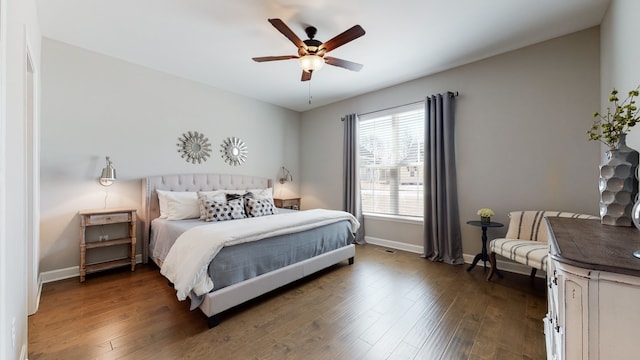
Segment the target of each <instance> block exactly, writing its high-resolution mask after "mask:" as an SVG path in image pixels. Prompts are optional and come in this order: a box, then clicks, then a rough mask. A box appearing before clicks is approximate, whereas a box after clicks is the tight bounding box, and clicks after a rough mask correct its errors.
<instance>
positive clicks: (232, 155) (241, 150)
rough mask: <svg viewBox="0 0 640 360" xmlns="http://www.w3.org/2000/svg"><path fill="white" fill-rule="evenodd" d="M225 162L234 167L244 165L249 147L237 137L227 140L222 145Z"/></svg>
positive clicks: (221, 149)
mask: <svg viewBox="0 0 640 360" xmlns="http://www.w3.org/2000/svg"><path fill="white" fill-rule="evenodd" d="M220 152H221V153H222V155H221V156H222V158H223V159H224V161H225V162H226V163H227V164H229V165H233V166H238V165H242V163H244V162H245V161H246V160H247V146H246V145H245V144H244V141H242V140H240V139H238V138H237V137H230V138H226V139H224V140H223V141H222V144H221V145H220Z"/></svg>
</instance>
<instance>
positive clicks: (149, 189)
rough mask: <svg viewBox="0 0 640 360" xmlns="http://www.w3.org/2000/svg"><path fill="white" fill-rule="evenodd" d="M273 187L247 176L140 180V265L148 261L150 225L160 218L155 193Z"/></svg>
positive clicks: (154, 177) (271, 183) (206, 175)
mask: <svg viewBox="0 0 640 360" xmlns="http://www.w3.org/2000/svg"><path fill="white" fill-rule="evenodd" d="M270 187H273V182H272V181H271V179H268V178H263V177H257V176H247V175H220V174H182V175H159V176H149V177H146V178H144V179H142V214H140V220H141V221H142V223H143V224H144V226H143V233H142V262H143V263H145V264H146V263H147V262H148V261H149V231H150V230H151V221H152V220H153V219H155V218H157V217H158V216H160V205H159V203H158V193H156V189H160V190H169V191H210V190H226V189H229V190H245V189H266V188H270Z"/></svg>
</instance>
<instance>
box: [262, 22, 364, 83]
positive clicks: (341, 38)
mask: <svg viewBox="0 0 640 360" xmlns="http://www.w3.org/2000/svg"><path fill="white" fill-rule="evenodd" d="M269 22H270V23H271V25H273V27H275V28H276V29H278V31H280V32H281V33H282V34H283V35H284V36H286V37H287V39H289V40H290V41H291V42H292V43H293V44H294V45H295V46H296V47H297V48H298V55H283V56H263V57H254V58H253V61H256V62H264V61H275V60H289V59H298V62H299V63H300V67H302V79H301V81H308V80H311V74H312V73H313V72H314V71H318V70H320V68H321V67H322V65H323V64H324V63H327V64H329V65H333V66H338V67H341V68H345V69H348V70H353V71H360V69H362V64H358V63H354V62H351V61H347V60H342V59H338V58H334V57H329V56H325V54H326V53H328V52H329V51H331V50H333V49H335V48H337V47H339V46H342V45H344V44H346V43H348V42H350V41H353V40H355V39H357V38H359V37H360V36H362V35H364V34H365V32H364V29H363V28H362V27H361V26H360V25H355V26H353V27H352V28H350V29H348V30H346V31H344V32H343V33H341V34H339V35H337V36H335V37H333V38H332V39H330V40H327V41H325V42H321V41H319V40H316V39H314V37H315V36H316V32H317V29H316V28H315V27H313V26H309V27H307V28H306V29H305V32H306V33H307V36H308V37H309V38H308V39H307V40H304V41H303V40H300V38H299V37H298V36H297V35H296V34H295V33H294V32H293V31H291V29H290V28H289V27H288V26H287V25H286V24H285V23H284V22H283V21H282V20H280V19H269Z"/></svg>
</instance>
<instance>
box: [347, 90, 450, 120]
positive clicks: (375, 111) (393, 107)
mask: <svg viewBox="0 0 640 360" xmlns="http://www.w3.org/2000/svg"><path fill="white" fill-rule="evenodd" d="M449 92H450V93H452V94H453V95H454V96H458V95H460V93H458V92H457V91H449ZM423 102H424V100H420V101H414V102H410V103H407V104H402V105H396V106H391V107H388V108H384V109H379V110H374V111H369V112H366V113H361V114H358V116H362V115H369V114H373V113H377V112H380V111H386V110H391V109H395V108H399V107H403V106H409V105H415V104H419V103H423ZM342 121H344V119H342Z"/></svg>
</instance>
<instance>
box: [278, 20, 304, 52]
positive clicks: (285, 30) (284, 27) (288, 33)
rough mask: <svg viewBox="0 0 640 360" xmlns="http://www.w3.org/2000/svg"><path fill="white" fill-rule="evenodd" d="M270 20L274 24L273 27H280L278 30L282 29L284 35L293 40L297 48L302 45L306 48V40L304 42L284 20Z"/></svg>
mask: <svg viewBox="0 0 640 360" xmlns="http://www.w3.org/2000/svg"><path fill="white" fill-rule="evenodd" d="M269 22H270V23H271V25H273V27H275V28H276V29H278V31H280V32H281V33H282V35H284V36H286V37H287V39H289V40H291V42H292V43H293V44H294V45H295V46H296V47H297V48H301V47H302V48H306V46H305V45H304V42H302V40H300V38H299V37H298V35H296V34H295V33H294V32H293V31H291V29H289V27H288V26H287V25H286V24H285V23H284V22H283V21H282V20H280V19H269Z"/></svg>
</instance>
